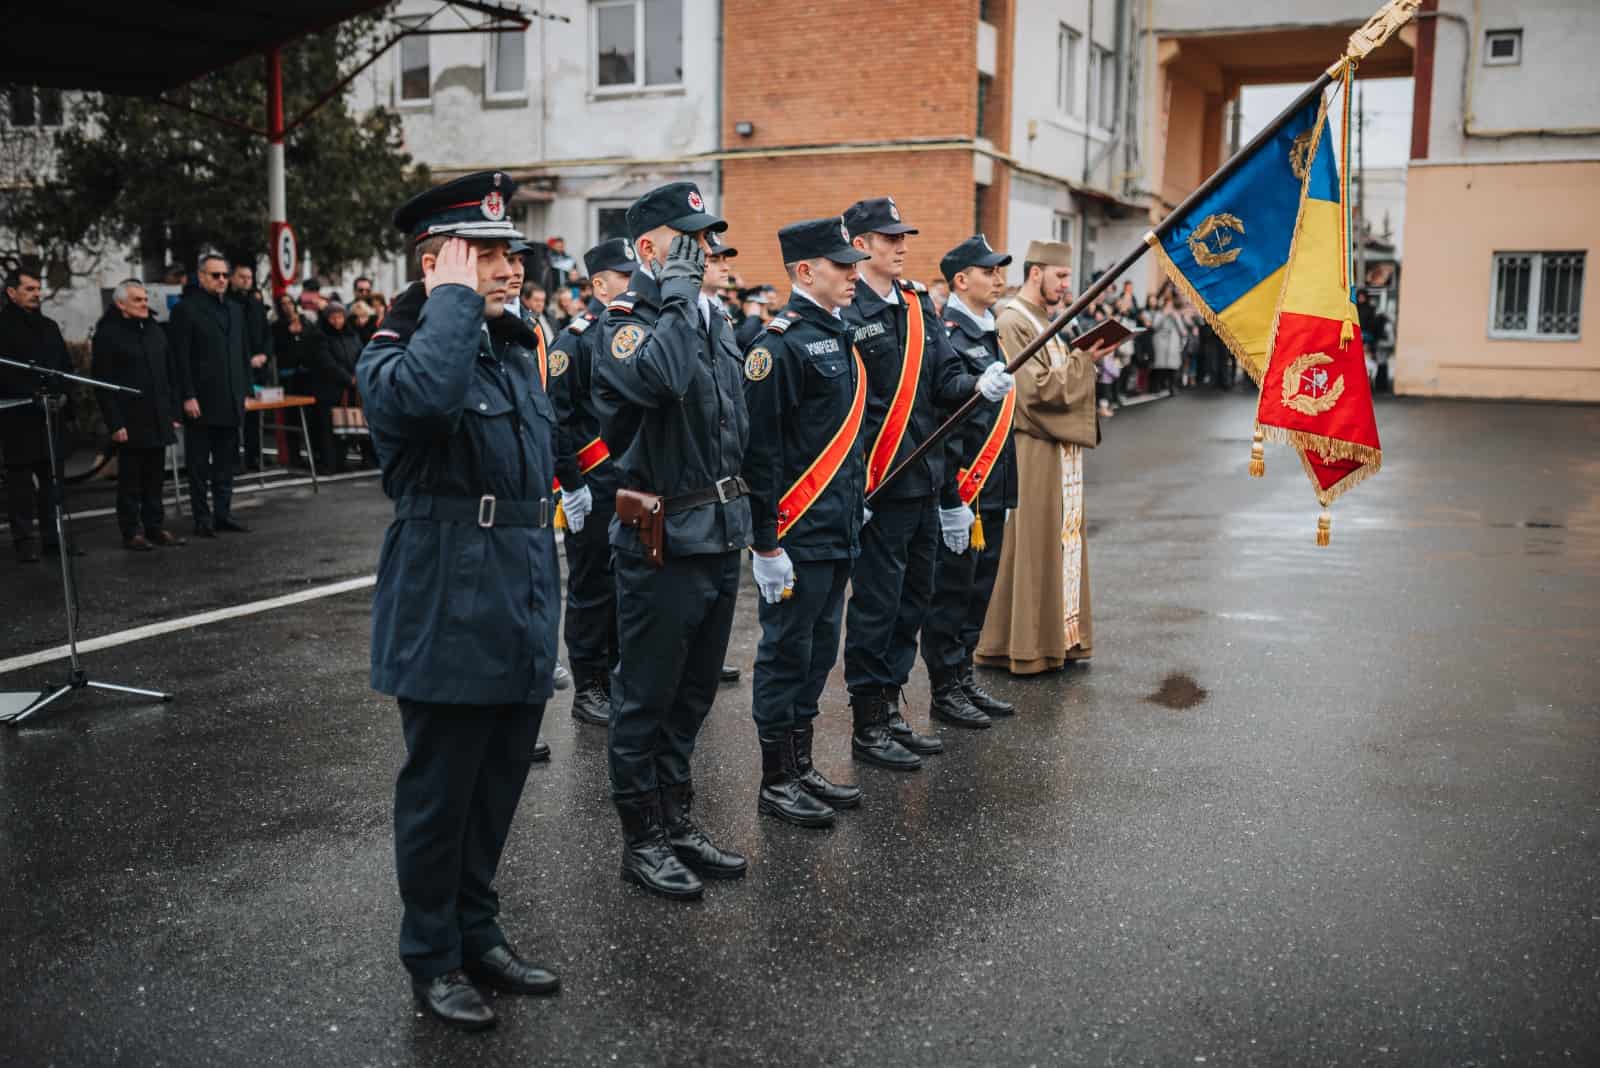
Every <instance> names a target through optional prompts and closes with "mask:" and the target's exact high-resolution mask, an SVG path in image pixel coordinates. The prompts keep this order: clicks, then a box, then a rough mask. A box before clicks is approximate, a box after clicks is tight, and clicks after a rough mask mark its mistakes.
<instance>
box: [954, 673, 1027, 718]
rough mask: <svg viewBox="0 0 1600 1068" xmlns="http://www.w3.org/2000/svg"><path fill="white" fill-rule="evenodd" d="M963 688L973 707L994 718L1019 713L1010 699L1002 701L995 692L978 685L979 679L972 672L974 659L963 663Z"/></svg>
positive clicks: (961, 675)
mask: <svg viewBox="0 0 1600 1068" xmlns="http://www.w3.org/2000/svg"><path fill="white" fill-rule="evenodd" d="M960 678H961V689H962V691H963V692H964V693H966V695H967V700H968V701H971V702H972V707H974V708H976V709H977V710H978V711H979V712H982V713H983V714H984V715H986V716H989V717H990V718H992V719H1002V718H1004V717H1005V716H1014V715H1016V714H1017V709H1016V706H1015V705H1013V704H1011V703H1010V702H1008V701H1002V700H1000V698H998V697H996V696H995V695H994V694H992V693H990V692H989V691H988V690H985V689H984V688H983V687H982V686H979V685H978V680H977V678H975V677H974V676H973V674H972V661H970V660H968V661H967V662H966V663H965V664H962V665H961V671H960Z"/></svg>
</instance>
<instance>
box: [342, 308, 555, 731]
mask: <svg viewBox="0 0 1600 1068" xmlns="http://www.w3.org/2000/svg"><path fill="white" fill-rule="evenodd" d="M497 325H498V326H499V327H500V329H498V330H496V335H497V338H496V340H493V341H491V339H490V337H489V336H488V335H487V334H486V333H485V330H484V316H483V298H482V297H480V296H479V295H478V294H477V293H476V292H474V291H473V290H471V289H469V288H467V287H466V286H461V285H446V286H440V287H438V288H437V289H435V290H434V291H433V295H432V296H428V297H424V294H423V287H422V284H421V283H417V284H415V285H413V286H412V287H411V288H410V289H408V290H406V292H405V293H403V294H401V296H400V298H399V299H398V300H396V301H395V303H394V307H393V308H392V309H391V310H390V312H389V315H388V316H387V317H386V318H385V319H384V322H383V327H382V329H380V330H378V331H377V332H376V333H375V334H373V336H372V341H371V342H369V343H368V344H367V347H366V349H365V351H363V352H362V354H361V360H360V363H359V364H358V365H357V368H356V372H357V378H358V380H359V381H360V384H361V396H362V400H363V401H364V402H365V405H366V412H367V424H368V426H369V427H370V428H371V430H372V441H373V444H374V445H375V446H376V448H377V452H378V459H379V462H380V463H381V464H382V466H383V489H384V492H385V493H387V494H388V495H389V496H390V497H391V498H393V500H394V502H395V519H394V522H392V523H391V524H390V525H389V530H388V533H387V534H385V535H384V539H383V550H382V552H381V553H380V555H379V557H378V585H377V589H376V590H375V592H374V594H373V603H372V687H373V689H375V690H378V691H379V692H381V693H388V694H393V695H394V696H396V697H404V698H407V699H409V700H413V701H432V702H438V703H441V704H469V705H496V704H518V703H538V702H542V701H545V700H547V699H548V698H549V697H550V693H551V689H552V682H553V677H554V671H555V658H556V625H557V622H558V620H559V613H560V589H559V573H558V570H557V568H558V565H557V563H556V546H555V532H554V531H553V530H552V529H551V528H550V526H549V525H548V523H546V525H544V526H500V525H497V526H494V527H492V528H487V529H486V528H483V527H480V526H479V525H478V524H477V522H476V519H475V518H469V519H465V520H462V519H461V518H459V515H458V516H455V517H446V518H429V517H428V513H429V512H430V511H431V510H432V509H433V508H435V507H440V508H443V507H447V506H448V507H451V508H452V509H459V508H461V507H463V506H465V507H466V508H467V509H469V510H470V512H471V513H472V514H473V516H475V515H476V513H477V511H478V507H479V499H480V498H481V497H482V496H484V495H485V494H492V495H493V496H494V497H495V498H496V507H497V508H498V509H502V510H506V511H508V512H509V511H511V510H513V509H521V510H523V511H525V512H526V511H532V512H534V513H538V511H539V510H540V503H539V502H540V501H541V500H543V501H544V502H545V505H544V507H545V508H546V509H548V508H549V501H548V498H549V496H550V481H551V478H552V475H553V470H552V469H553V467H554V459H553V445H552V442H553V440H554V436H555V412H554V410H553V409H552V408H551V407H550V400H549V398H548V397H546V396H545V393H544V390H543V388H542V387H541V386H540V384H539V367H538V354H537V351H536V350H533V349H530V347H529V346H530V345H531V344H532V338H533V335H532V333H531V331H530V330H529V328H527V327H526V326H525V325H524V324H522V323H521V322H520V321H519V320H515V319H514V318H511V317H508V318H507V319H506V321H505V322H504V323H498V322H497ZM508 502H518V503H516V504H514V505H510V507H508ZM530 502H531V503H530ZM547 514H548V513H547Z"/></svg>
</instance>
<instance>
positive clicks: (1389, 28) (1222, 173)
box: [867, 0, 1421, 507]
mask: <svg viewBox="0 0 1600 1068" xmlns="http://www.w3.org/2000/svg"><path fill="white" fill-rule="evenodd" d="M1420 3H1421V0H1389V3H1387V4H1385V5H1384V6H1383V8H1382V9H1380V10H1379V11H1378V13H1377V14H1375V15H1373V16H1372V18H1370V19H1368V20H1367V22H1366V24H1365V25H1364V26H1362V27H1361V28H1360V29H1359V30H1356V31H1355V32H1354V33H1352V34H1351V35H1350V41H1349V45H1348V47H1347V48H1346V50H1345V54H1344V56H1343V57H1342V58H1341V59H1340V60H1339V61H1338V62H1337V63H1335V64H1333V66H1331V67H1329V68H1328V69H1327V70H1325V71H1323V72H1322V75H1321V77H1319V78H1318V79H1317V80H1316V81H1314V82H1312V83H1311V84H1310V85H1308V86H1306V88H1305V91H1304V92H1302V93H1301V94H1300V95H1299V96H1297V97H1295V98H1294V102H1293V103H1291V104H1290V105H1289V106H1288V107H1286V108H1284V109H1283V110H1282V111H1281V112H1279V113H1278V115H1277V117H1276V118H1274V119H1273V120H1272V121H1271V122H1269V123H1267V125H1266V126H1265V127H1264V128H1263V129H1262V130H1261V132H1260V133H1258V134H1256V135H1255V136H1254V137H1252V138H1251V139H1250V143H1249V144H1247V145H1245V146H1244V147H1243V148H1241V149H1240V150H1239V151H1238V152H1236V153H1234V154H1233V156H1232V157H1231V158H1229V159H1228V161H1227V162H1226V163H1224V164H1223V165H1222V166H1221V167H1218V168H1217V170H1216V172H1215V173H1214V174H1212V175H1211V177H1209V178H1207V179H1206V180H1205V181H1204V182H1201V183H1200V186H1199V187H1198V188H1197V189H1195V191H1194V192H1192V193H1190V194H1189V195H1188V196H1186V197H1184V198H1183V203H1181V204H1179V205H1178V206H1177V207H1176V208H1173V209H1172V211H1170V212H1168V213H1167V216H1166V218H1164V219H1162V220H1161V221H1160V222H1159V223H1157V224H1156V225H1155V227H1154V229H1152V230H1151V231H1150V234H1149V235H1148V236H1147V238H1146V239H1145V240H1143V241H1140V242H1139V245H1138V247H1137V248H1134V249H1131V250H1130V251H1129V252H1128V254H1127V255H1126V256H1123V257H1122V259H1120V260H1118V261H1117V262H1116V263H1115V264H1113V265H1112V266H1111V268H1110V269H1109V270H1107V271H1106V272H1105V273H1104V274H1102V275H1101V276H1100V277H1099V278H1097V279H1095V280H1094V281H1093V282H1092V283H1090V285H1089V288H1088V289H1086V290H1084V291H1083V293H1082V294H1081V295H1080V296H1079V297H1078V299H1077V300H1074V301H1073V302H1072V303H1071V304H1069V305H1068V306H1067V308H1066V310H1065V311H1063V312H1062V313H1061V314H1060V315H1058V316H1056V317H1055V318H1054V319H1052V320H1050V322H1049V323H1048V324H1046V326H1045V328H1044V329H1043V330H1042V331H1040V333H1039V336H1038V337H1036V338H1034V339H1033V340H1032V341H1030V342H1028V344H1027V346H1026V347H1024V348H1023V350H1022V351H1021V352H1019V353H1017V354H1016V355H1015V356H1014V357H1012V359H1011V362H1010V363H1008V364H1006V370H1007V371H1009V372H1010V373H1012V374H1016V373H1017V370H1018V369H1019V368H1020V367H1022V365H1023V364H1025V363H1027V362H1028V360H1030V359H1032V358H1033V355H1034V353H1036V352H1038V351H1039V350H1040V349H1042V348H1043V347H1044V346H1045V344H1046V343H1047V342H1048V341H1049V340H1050V339H1051V338H1053V337H1055V336H1056V335H1057V334H1059V333H1060V332H1061V331H1062V330H1064V329H1065V328H1066V325H1067V324H1068V323H1070V322H1072V320H1074V319H1076V318H1077V317H1078V316H1079V315H1081V314H1082V313H1083V310H1084V309H1085V308H1087V307H1088V306H1089V305H1090V304H1092V303H1094V299H1095V298H1096V297H1098V296H1099V295H1100V294H1101V293H1104V292H1105V291H1106V290H1107V289H1108V288H1110V286H1111V284H1112V283H1113V282H1115V281H1116V280H1117V279H1118V278H1119V277H1121V276H1122V275H1123V274H1124V273H1126V272H1127V270H1128V268H1130V267H1132V266H1133V265H1134V264H1135V263H1138V262H1139V259H1140V258H1141V257H1142V256H1143V255H1144V254H1145V253H1146V252H1148V251H1150V240H1151V239H1157V240H1159V239H1160V238H1161V237H1162V236H1163V235H1164V234H1166V232H1167V231H1168V230H1170V229H1172V227H1173V226H1175V225H1176V224H1177V222H1178V220H1179V219H1181V218H1183V217H1184V216H1185V215H1187V214H1188V212H1189V210H1190V209H1191V208H1193V207H1194V206H1195V205H1196V204H1198V203H1199V202H1200V201H1201V200H1203V199H1205V198H1206V197H1207V196H1209V195H1210V194H1211V193H1212V191H1213V190H1215V189H1216V188H1217V187H1218V186H1219V185H1221V184H1222V183H1223V182H1225V181H1227V180H1228V179H1229V178H1231V177H1232V176H1233V173H1234V172H1235V171H1237V170H1238V169H1239V167H1240V166H1242V165H1243V164H1244V161H1245V160H1247V159H1249V158H1250V156H1251V154H1252V153H1253V152H1255V150H1256V149H1257V148H1258V147H1260V146H1261V145H1262V144H1264V143H1265V142H1267V141H1268V140H1270V139H1271V138H1272V137H1273V136H1275V135H1276V134H1277V132H1278V131H1279V130H1280V129H1282V128H1283V125H1284V124H1285V123H1287V122H1288V121H1289V120H1290V118H1292V117H1293V116H1294V115H1295V114H1296V113H1297V112H1298V111H1299V110H1300V109H1301V108H1303V107H1304V106H1305V105H1306V103H1307V102H1309V101H1311V100H1313V99H1315V98H1316V96H1317V95H1318V94H1320V93H1321V92H1322V91H1323V90H1324V89H1326V88H1327V87H1328V85H1329V83H1331V82H1332V81H1333V80H1334V78H1335V76H1337V75H1338V74H1340V73H1341V72H1342V71H1343V70H1344V65H1345V64H1346V63H1347V62H1349V61H1350V60H1352V59H1360V58H1361V57H1363V56H1365V55H1367V54H1368V53H1369V52H1371V51H1372V50H1373V49H1375V48H1377V47H1378V46H1380V45H1382V44H1383V42H1385V41H1387V40H1388V39H1389V38H1390V37H1391V36H1393V34H1394V33H1395V32H1396V31H1397V30H1399V29H1400V27H1401V26H1404V25H1405V24H1406V23H1407V22H1409V21H1410V20H1411V16H1412V14H1413V13H1414V12H1415V11H1416V9H1417V7H1418V5H1419V4H1420ZM982 401H983V396H982V394H979V393H974V394H973V395H972V396H970V397H968V398H967V399H966V400H965V401H963V402H962V404H961V407H959V408H957V409H956V410H955V413H954V414H952V415H951V416H950V418H948V419H946V420H945V421H944V422H943V423H941V424H940V425H939V427H938V429H936V430H935V431H934V432H933V433H932V434H929V435H928V436H927V437H926V438H924V439H923V440H922V442H921V443H920V444H919V445H917V447H916V448H915V449H913V450H911V455H909V456H907V457H906V458H905V459H904V460H902V461H901V462H900V463H898V464H896V465H895V466H894V467H892V468H890V470H889V473H888V474H886V475H885V476H884V477H883V481H882V482H880V483H878V486H877V488H876V489H874V490H873V491H872V492H871V493H869V494H867V505H868V507H870V506H871V505H872V501H873V498H875V497H877V495H878V494H880V493H882V492H883V490H884V487H886V486H888V485H889V483H891V482H893V481H894V480H895V479H896V478H899V477H900V476H901V475H902V474H904V473H905V472H906V471H907V470H908V469H909V468H910V467H911V466H912V465H913V464H915V463H916V462H917V461H918V460H921V459H922V458H923V457H924V456H926V455H927V454H928V453H929V452H931V451H932V450H933V449H935V448H937V447H938V446H939V444H940V443H941V442H942V441H944V439H945V438H947V437H949V435H950V432H951V431H953V430H955V428H956V427H958V426H960V425H961V424H962V423H963V422H965V421H966V420H967V419H968V418H969V417H970V416H971V415H972V413H973V412H974V411H976V410H977V408H978V405H979V404H980V403H982Z"/></svg>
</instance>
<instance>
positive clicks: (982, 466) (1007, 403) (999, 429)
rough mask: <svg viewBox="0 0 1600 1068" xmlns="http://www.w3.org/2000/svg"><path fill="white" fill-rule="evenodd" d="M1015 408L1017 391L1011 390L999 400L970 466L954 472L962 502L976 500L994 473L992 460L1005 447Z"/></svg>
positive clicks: (966, 502)
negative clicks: (992, 419) (981, 446)
mask: <svg viewBox="0 0 1600 1068" xmlns="http://www.w3.org/2000/svg"><path fill="white" fill-rule="evenodd" d="M1016 410H1017V391H1016V390H1012V391H1011V392H1010V393H1007V394H1006V399H1005V400H1003V401H1001V402H1000V414H999V415H997V416H995V420H994V426H992V427H990V428H989V436H988V437H986V438H984V439H983V448H981V449H979V450H978V456H977V458H976V459H975V460H973V461H972V466H971V467H963V468H962V469H961V470H960V471H959V472H957V474H956V493H957V494H958V495H959V496H960V497H961V503H962V504H971V503H972V502H973V501H975V500H977V499H978V494H979V493H980V492H981V491H982V490H983V484H984V483H985V482H988V481H989V476H990V475H991V474H993V473H994V462H995V460H997V459H999V458H1000V450H1001V449H1004V448H1005V447H1006V435H1008V434H1010V433H1011V416H1012V414H1013V413H1014V412H1015V411H1016Z"/></svg>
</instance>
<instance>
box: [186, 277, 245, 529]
mask: <svg viewBox="0 0 1600 1068" xmlns="http://www.w3.org/2000/svg"><path fill="white" fill-rule="evenodd" d="M199 275H200V277H199V280H198V283H197V284H196V285H193V286H191V287H190V288H188V289H186V290H184V293H183V299H182V300H180V301H178V303H177V305H176V306H174V307H173V309H172V322H171V323H170V324H169V325H168V334H169V336H170V340H171V343H172V354H173V357H174V359H175V360H176V362H177V366H178V383H179V389H180V391H181V392H182V394H183V417H184V420H185V423H184V429H183V452H184V459H185V462H186V463H187V464H188V466H189V502H190V506H191V507H192V508H193V509H194V532H195V536H196V537H201V538H212V537H216V533H215V532H216V531H219V530H222V531H229V532H232V533H239V534H243V533H247V532H248V530H249V528H248V527H246V526H245V525H244V524H243V523H240V522H239V521H237V520H236V519H234V518H233V513H232V504H233V471H234V466H235V464H236V463H237V461H238V457H239V428H240V426H242V425H243V423H244V398H245V395H246V394H247V393H249V391H250V354H249V351H248V348H247V337H246V334H245V323H244V313H243V311H242V310H241V308H240V306H239V305H238V304H237V303H236V302H234V301H230V300H229V299H228V298H227V290H228V261H227V260H225V259H223V258H222V256H221V255H220V254H218V253H215V252H208V253H204V254H202V255H201V257H200V271H199ZM208 490H209V498H208V492H207V491H208Z"/></svg>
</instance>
